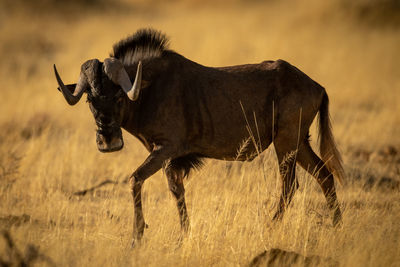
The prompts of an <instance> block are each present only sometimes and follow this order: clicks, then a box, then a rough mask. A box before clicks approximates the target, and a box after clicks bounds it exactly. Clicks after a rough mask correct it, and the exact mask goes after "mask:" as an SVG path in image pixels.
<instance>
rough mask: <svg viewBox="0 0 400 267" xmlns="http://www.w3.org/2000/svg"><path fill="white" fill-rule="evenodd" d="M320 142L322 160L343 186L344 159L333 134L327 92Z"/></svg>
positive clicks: (320, 115)
mask: <svg viewBox="0 0 400 267" xmlns="http://www.w3.org/2000/svg"><path fill="white" fill-rule="evenodd" d="M319 142H320V153H321V158H322V160H323V161H324V162H325V164H326V167H327V168H328V170H329V171H330V172H332V173H333V175H334V176H335V177H336V178H337V179H338V180H339V182H340V183H341V184H342V185H343V184H344V179H345V172H344V169H343V166H342V157H341V156H340V153H339V150H338V149H337V146H336V143H335V140H334V138H333V134H332V126H331V121H330V116H329V98H328V95H327V94H326V92H325V91H324V95H323V97H322V102H321V106H320V108H319Z"/></svg>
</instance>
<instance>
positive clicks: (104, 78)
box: [54, 58, 142, 152]
mask: <svg viewBox="0 0 400 267" xmlns="http://www.w3.org/2000/svg"><path fill="white" fill-rule="evenodd" d="M54 72H55V75H56V79H57V82H58V85H59V88H58V89H59V90H60V91H61V92H62V93H63V95H64V97H65V100H66V101H67V102H68V104H70V105H75V104H76V103H78V101H79V100H80V98H81V97H82V95H83V93H84V92H86V93H87V96H88V98H87V99H88V102H89V107H90V110H91V111H92V113H93V116H94V118H95V121H96V125H97V133H96V143H97V147H98V149H99V150H100V151H101V152H112V151H117V150H120V149H121V148H122V147H123V146H124V142H123V139H122V132H121V128H120V127H121V122H122V117H123V109H124V107H123V105H124V102H126V101H129V100H131V101H135V100H136V99H137V98H138V97H139V92H140V88H141V80H142V63H141V62H140V61H139V62H138V65H137V70H136V77H135V81H134V83H133V85H132V83H131V80H130V78H129V76H128V73H127V72H126V70H125V67H124V66H123V64H122V63H121V62H120V61H119V60H118V59H116V58H107V59H105V60H104V63H101V62H100V61H99V60H97V59H91V60H88V61H86V62H85V63H84V64H82V66H81V74H80V76H79V81H78V83H76V84H69V85H64V83H63V81H62V80H61V78H60V76H59V75H58V72H57V69H56V67H55V65H54ZM128 98H129V100H128Z"/></svg>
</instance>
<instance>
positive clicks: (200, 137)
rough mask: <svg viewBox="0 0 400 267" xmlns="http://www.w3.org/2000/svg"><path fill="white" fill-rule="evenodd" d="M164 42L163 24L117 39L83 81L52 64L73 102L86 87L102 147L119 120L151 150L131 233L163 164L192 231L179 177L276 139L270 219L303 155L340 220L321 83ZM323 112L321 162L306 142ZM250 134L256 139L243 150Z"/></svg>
mask: <svg viewBox="0 0 400 267" xmlns="http://www.w3.org/2000/svg"><path fill="white" fill-rule="evenodd" d="M167 43H168V39H167V38H166V37H165V35H163V34H162V33H160V32H158V31H155V30H151V29H142V30H139V31H137V32H136V33H135V34H134V35H132V36H130V37H128V38H126V39H124V40H121V41H120V42H118V43H116V44H115V45H114V47H113V52H112V54H111V55H110V57H109V58H106V59H105V60H104V62H100V61H99V60H97V59H91V60H88V61H86V62H85V63H84V64H83V65H82V67H81V72H80V76H79V80H78V83H77V84H70V85H64V84H63V82H62V80H61V78H60V76H59V75H58V73H57V70H56V68H55V66H54V70H55V75H56V78H57V81H58V84H59V90H60V91H61V92H62V93H63V95H64V97H65V99H66V100H67V102H68V103H69V104H70V105H74V104H76V103H77V102H78V101H79V99H80V98H81V97H82V95H83V93H87V100H88V102H89V107H90V110H91V111H92V113H93V115H94V118H95V121H96V124H97V127H98V129H97V134H96V136H97V139H96V142H97V146H98V149H99V150H100V151H101V152H111V151H117V150H120V149H121V148H122V147H123V139H122V133H121V127H122V128H124V129H125V130H126V131H127V132H129V133H131V134H132V135H134V136H136V137H137V138H138V139H139V140H140V141H141V142H142V143H143V144H144V146H145V147H146V148H147V149H148V151H149V152H150V155H149V156H148V157H147V159H146V160H145V161H144V162H143V164H142V165H140V166H139V168H137V170H136V171H135V172H134V173H133V174H132V176H131V179H130V180H131V189H132V196H133V202H134V214H135V223H134V240H139V239H140V238H141V237H142V235H143V231H144V228H145V225H146V224H145V221H144V218H143V212H142V202H141V201H142V198H141V189H142V185H143V182H144V181H145V180H146V179H147V178H148V177H150V176H151V175H153V174H154V173H155V172H157V171H158V170H160V169H161V168H164V171H165V174H166V176H167V178H168V184H169V189H170V190H171V192H172V194H173V195H174V197H175V198H176V201H177V207H178V211H179V216H180V222H181V226H182V228H183V230H187V229H188V227H189V220H188V216H187V211H186V204H185V197H184V191H185V190H184V186H183V178H184V177H185V176H187V175H188V174H189V171H190V170H191V169H192V168H194V167H199V166H201V163H202V158H214V159H223V160H240V161H243V160H251V159H253V158H254V157H255V156H256V155H257V154H258V153H259V152H262V151H263V150H265V149H266V148H267V147H268V146H269V145H270V144H271V143H272V142H273V143H274V146H275V150H276V154H277V157H278V161H279V163H280V173H281V176H282V194H281V198H280V203H279V206H278V210H277V211H276V213H275V215H274V219H275V220H276V219H280V218H281V217H282V215H283V212H284V211H285V209H286V207H287V205H288V204H289V203H290V201H291V199H292V197H293V194H294V192H295V190H296V189H297V187H298V183H297V180H296V177H295V165H296V162H297V163H299V164H300V165H301V166H302V167H303V168H305V169H306V170H308V171H310V172H311V173H312V174H313V175H314V176H315V178H316V180H317V182H318V183H319V184H320V186H321V188H322V191H323V193H324V195H325V197H326V200H327V202H328V206H329V209H330V210H331V211H332V213H333V224H334V225H336V224H337V223H339V222H340V221H341V212H340V209H339V205H338V201H337V197H336V190H335V185H334V179H333V175H332V173H334V174H335V176H336V177H337V178H339V179H340V178H342V177H343V176H344V171H343V168H342V165H341V159H340V155H339V153H338V150H337V149H336V145H335V142H334V139H333V136H332V132H331V126H330V119H329V113H328V96H327V94H326V92H325V89H324V88H323V87H321V86H320V85H319V84H318V83H316V82H314V81H313V80H312V79H311V78H309V77H308V76H307V75H306V74H304V73H303V72H301V71H300V70H298V69H297V68H296V67H294V66H292V65H290V64H289V63H287V62H285V61H283V60H277V61H264V62H262V63H260V64H247V65H240V66H231V67H220V68H211V67H205V66H202V65H199V64H197V63H195V62H193V61H190V60H188V59H186V58H184V57H183V56H181V55H179V54H177V53H175V52H173V51H171V50H169V49H168V47H167ZM131 80H133V81H134V82H133V84H132V82H131ZM318 112H319V133H320V152H321V157H322V159H323V160H321V159H320V158H319V157H318V156H317V155H316V154H315V153H314V151H313V150H312V149H311V146H310V144H309V141H308V136H309V127H310V125H311V123H312V121H313V120H314V117H315V116H316V114H317V113H318ZM248 118H252V119H253V118H256V119H254V122H252V120H250V119H248ZM250 121H251V122H252V123H250ZM248 138H253V140H256V139H257V140H258V141H257V142H254V143H256V144H254V145H247V146H245V147H244V148H243V146H242V145H243V140H247V139H248ZM241 146H242V147H241ZM239 147H241V151H240V152H241V153H239V154H238V153H237V152H238V149H239Z"/></svg>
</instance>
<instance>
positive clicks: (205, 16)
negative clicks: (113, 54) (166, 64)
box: [0, 0, 400, 266]
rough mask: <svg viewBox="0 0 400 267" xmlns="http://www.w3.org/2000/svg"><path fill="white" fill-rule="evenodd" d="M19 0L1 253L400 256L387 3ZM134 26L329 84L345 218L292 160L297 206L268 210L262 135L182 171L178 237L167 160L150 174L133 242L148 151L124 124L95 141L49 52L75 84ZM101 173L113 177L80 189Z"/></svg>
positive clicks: (397, 77)
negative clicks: (109, 145) (280, 213)
mask: <svg viewBox="0 0 400 267" xmlns="http://www.w3.org/2000/svg"><path fill="white" fill-rule="evenodd" d="M28 2H29V1H27V0H18V1H8V0H4V1H2V2H1V3H0V58H1V60H0V81H1V89H0V99H1V105H0V127H1V128H0V230H2V231H3V232H2V233H3V236H0V263H1V262H3V263H4V264H6V263H7V262H8V263H13V264H17V263H18V261H19V260H18V255H17V254H18V253H17V252H16V249H17V250H19V251H20V254H21V257H29V255H27V254H29V253H30V254H32V253H33V252H32V251H34V249H33V248H35V249H36V250H37V251H39V254H41V255H42V258H40V257H39V258H38V259H36V261H35V262H33V264H34V265H37V266H43V265H44V266H46V265H49V266H51V265H56V266H246V265H248V264H249V263H250V262H251V260H252V259H253V258H254V257H255V256H256V255H258V254H259V253H261V252H262V251H264V250H270V249H273V248H279V249H282V250H286V251H293V252H296V253H299V254H301V255H305V256H310V255H318V256H320V257H326V258H328V257H329V258H331V259H332V260H333V261H334V262H336V263H334V264H333V265H335V266H337V265H339V266H400V127H399V125H400V105H399V103H400V67H399V62H400V49H399V47H400V26H399V25H400V20H399V16H400V15H399V12H400V8H399V6H398V4H395V3H396V1H392V2H393V3H394V4H393V3H392V4H393V6H389V7H388V6H387V5H389V4H387V3H391V2H390V1H384V0H381V1H379V0H375V1H373V0H371V1H366V0H358V1H353V2H352V4H351V5H350V4H346V1H341V0H335V1H334V0H331V1H317V0H310V1H305V0H284V1H266V2H265V3H264V2H263V1H239V0H237V1H234V0H231V1H222V0H220V1H215V2H214V1H205V3H204V2H203V1H197V0H192V1H189V2H181V1H171V2H163V1H150V2H146V1H144V0H143V1H136V2H135V1H128V0H125V1H123V0H119V1H112V2H110V1H106V0H103V1H96V0H86V1H84V3H80V2H79V1H77V0H74V1H70V2H69V4H66V6H63V5H62V4H61V3H60V2H59V1H55V0H39V1H37V2H36V3H30V4H28ZM382 3H386V6H385V5H384V4H382ZM374 4H376V5H375V6H374ZM93 6H94V7H93ZM396 8H397V9H396ZM142 27H153V28H156V29H159V30H162V31H163V32H165V33H167V35H168V36H170V38H171V42H170V43H171V45H170V46H171V48H172V49H174V50H175V51H177V52H179V53H180V54H182V55H184V56H185V57H187V58H189V59H192V60H194V61H197V62H199V63H201V64H204V65H209V66H223V65H234V64H243V63H255V62H261V61H263V60H266V59H271V60H276V59H279V58H281V59H285V60H287V61H289V62H290V63H292V64H293V65H295V66H297V67H298V68H300V69H301V70H302V71H304V72H305V73H306V74H308V75H309V76H310V77H311V78H313V79H314V80H316V81H318V82H319V83H320V84H321V85H323V86H324V87H325V88H326V90H327V92H328V95H329V97H330V100H331V105H330V112H331V116H332V122H333V129H334V135H335V138H336V141H337V143H338V146H339V149H340V151H341V152H342V155H343V159H344V166H345V170H346V173H347V184H346V185H345V186H340V185H337V190H338V197H339V201H340V204H341V206H342V211H343V226H342V227H340V228H337V229H335V228H333V227H332V226H331V225H332V222H331V217H330V214H329V212H328V210H327V207H326V203H325V199H324V197H323V194H322V192H321V190H320V188H319V187H318V185H317V183H316V181H315V180H314V178H313V177H312V176H310V175H308V174H307V173H306V172H305V171H303V170H302V169H301V168H299V170H298V172H297V173H298V178H299V183H300V189H299V190H298V191H297V193H296V194H295V197H294V199H293V201H292V204H291V205H290V208H289V209H288V210H287V212H286V214H285V216H284V219H283V220H282V221H281V222H278V223H272V220H271V217H272V215H273V213H274V211H275V208H276V205H277V202H278V199H279V195H280V178H279V172H278V163H277V160H276V156H275V152H274V148H273V146H271V147H270V148H269V149H268V150H267V151H265V152H264V153H263V154H261V155H260V156H259V157H258V158H257V159H255V160H254V161H253V162H246V163H239V162H224V161H216V160H207V161H206V165H205V167H203V168H202V169H201V170H200V171H195V172H193V174H192V175H191V177H190V179H188V180H187V181H186V182H185V187H186V201H187V205H188V212H189V216H190V219H191V229H190V231H189V233H188V234H187V236H185V238H184V240H183V242H182V243H181V245H180V246H179V245H178V239H179V235H180V225H179V218H178V212H177V210H176V206H175V200H174V198H173V197H172V195H171V194H170V192H169V190H168V186H167V181H166V178H165V176H164V175H163V173H162V172H161V171H160V172H158V173H157V174H156V175H154V176H152V177H151V178H150V179H148V180H147V181H146V183H145V185H144V193H143V205H144V216H145V219H146V222H147V223H148V224H149V228H148V229H146V230H145V235H144V239H143V242H142V243H141V245H140V246H138V247H136V248H134V249H131V248H130V241H131V233H132V223H133V205H132V199H131V194H130V191H129V186H128V185H127V184H126V183H123V181H124V180H125V179H126V177H127V176H128V175H130V174H131V173H132V172H133V171H134V170H135V168H136V167H137V166H139V164H141V162H142V161H143V160H144V159H145V157H146V156H147V151H146V150H145V149H144V147H143V146H142V145H141V144H140V142H139V141H138V140H136V139H135V138H134V137H132V136H130V135H129V134H127V133H126V132H124V133H123V135H124V140H125V148H124V149H123V150H122V151H120V152H116V153H112V154H102V153H100V152H98V150H97V147H96V144H95V124H94V119H93V118H92V115H91V113H90V112H89V109H88V106H87V104H86V103H85V101H81V103H79V104H78V105H77V106H75V107H70V106H69V105H68V104H67V103H66V102H65V100H64V99H63V97H62V95H61V94H60V93H59V92H58V91H57V90H56V88H57V83H56V80H55V78H54V74H53V69H52V64H53V63H56V64H57V67H58V69H59V71H60V73H61V75H62V77H63V79H64V81H65V82H66V83H73V82H75V81H76V80H77V78H78V75H79V71H80V65H81V64H82V63H83V62H84V61H86V60H87V59H90V58H98V59H100V60H103V59H104V58H106V57H107V56H108V53H109V52H110V51H111V47H112V45H113V43H115V42H117V41H118V40H120V39H121V38H123V37H126V36H127V35H128V34H131V33H133V32H135V31H136V30H137V29H138V28H142ZM313 127H314V126H313ZM316 140H317V137H316V133H315V129H314V128H313V131H312V141H313V145H314V146H316ZM105 180H110V181H114V182H115V183H114V184H112V183H110V184H108V185H105V186H103V187H101V188H98V189H96V190H94V191H93V192H88V193H87V194H86V195H84V196H76V195H74V192H77V191H80V190H83V189H85V188H90V187H92V186H95V185H97V184H99V183H101V182H103V181H105ZM6 234H9V236H10V237H11V238H12V241H13V242H14V245H15V246H16V248H9V247H8V245H7V242H6V241H7V240H6V238H5V236H6ZM25 250H26V252H25ZM33 254H34V253H33ZM32 257H34V256H32V255H31V258H32ZM329 264H332V263H329V262H328V261H326V262H324V261H323V262H321V263H319V264H318V266H324V265H329ZM0 265H1V264H0ZM279 265H280V264H279V263H278V265H277V266H279ZM264 266H265V265H264Z"/></svg>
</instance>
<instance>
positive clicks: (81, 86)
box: [54, 64, 87, 106]
mask: <svg viewBox="0 0 400 267" xmlns="http://www.w3.org/2000/svg"><path fill="white" fill-rule="evenodd" d="M54 74H55V75H56V79H57V82H58V86H60V87H59V89H60V90H61V92H62V94H63V95H64V98H65V100H67V102H68V104H70V105H71V106H72V105H75V104H76V103H78V102H79V100H80V99H81V97H82V95H83V93H84V91H85V88H86V84H87V81H86V77H85V75H84V74H83V73H82V72H81V74H80V76H79V80H78V83H77V84H76V86H75V90H74V92H73V93H71V91H70V90H69V89H68V87H67V86H65V85H64V83H63V81H62V80H61V77H60V75H59V74H58V71H57V68H56V64H54Z"/></svg>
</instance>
